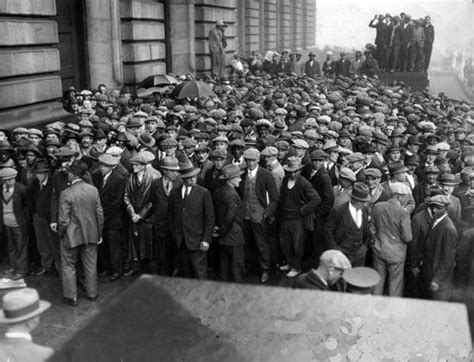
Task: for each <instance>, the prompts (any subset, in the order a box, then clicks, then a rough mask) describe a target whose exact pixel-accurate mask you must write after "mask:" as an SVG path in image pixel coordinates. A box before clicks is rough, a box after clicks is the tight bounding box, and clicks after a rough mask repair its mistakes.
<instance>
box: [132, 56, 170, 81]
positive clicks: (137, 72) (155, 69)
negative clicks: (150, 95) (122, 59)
mask: <svg viewBox="0 0 474 362" xmlns="http://www.w3.org/2000/svg"><path fill="white" fill-rule="evenodd" d="M161 73H166V64H165V63H164V62H160V61H158V62H151V63H144V64H133V65H124V66H123V81H124V83H127V84H137V83H140V82H141V81H142V80H143V79H145V78H146V77H148V76H150V75H153V74H161Z"/></svg>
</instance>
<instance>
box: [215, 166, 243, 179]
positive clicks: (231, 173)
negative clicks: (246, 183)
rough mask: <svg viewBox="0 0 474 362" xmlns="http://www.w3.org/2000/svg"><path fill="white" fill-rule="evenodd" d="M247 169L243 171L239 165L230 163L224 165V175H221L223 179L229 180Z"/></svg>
mask: <svg viewBox="0 0 474 362" xmlns="http://www.w3.org/2000/svg"><path fill="white" fill-rule="evenodd" d="M244 172H245V171H243V170H242V169H241V168H240V167H239V165H236V164H229V165H225V166H224V167H222V175H221V176H220V177H219V178H220V179H222V180H229V179H231V178H234V177H239V176H240V175H242V174H243V173H244Z"/></svg>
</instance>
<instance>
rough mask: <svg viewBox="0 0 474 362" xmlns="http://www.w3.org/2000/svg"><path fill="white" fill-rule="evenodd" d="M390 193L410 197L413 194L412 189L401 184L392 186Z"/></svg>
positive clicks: (396, 183) (397, 183)
mask: <svg viewBox="0 0 474 362" xmlns="http://www.w3.org/2000/svg"><path fill="white" fill-rule="evenodd" d="M390 192H391V193H392V194H393V195H409V194H411V190H410V187H408V185H405V184H404V183H401V182H395V183H393V184H391V185H390Z"/></svg>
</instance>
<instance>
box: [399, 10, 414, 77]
mask: <svg viewBox="0 0 474 362" xmlns="http://www.w3.org/2000/svg"><path fill="white" fill-rule="evenodd" d="M401 26H402V33H401V45H400V66H401V68H402V72H406V71H408V68H409V65H410V50H411V47H412V45H413V26H412V24H411V18H410V16H408V15H407V16H406V17H405V20H404V21H403V23H402V25H401Z"/></svg>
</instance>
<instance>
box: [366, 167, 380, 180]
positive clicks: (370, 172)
mask: <svg viewBox="0 0 474 362" xmlns="http://www.w3.org/2000/svg"><path fill="white" fill-rule="evenodd" d="M364 175H365V176H370V177H375V178H381V177H382V171H380V170H379V169H378V168H375V167H371V168H366V169H365V170H364Z"/></svg>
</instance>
